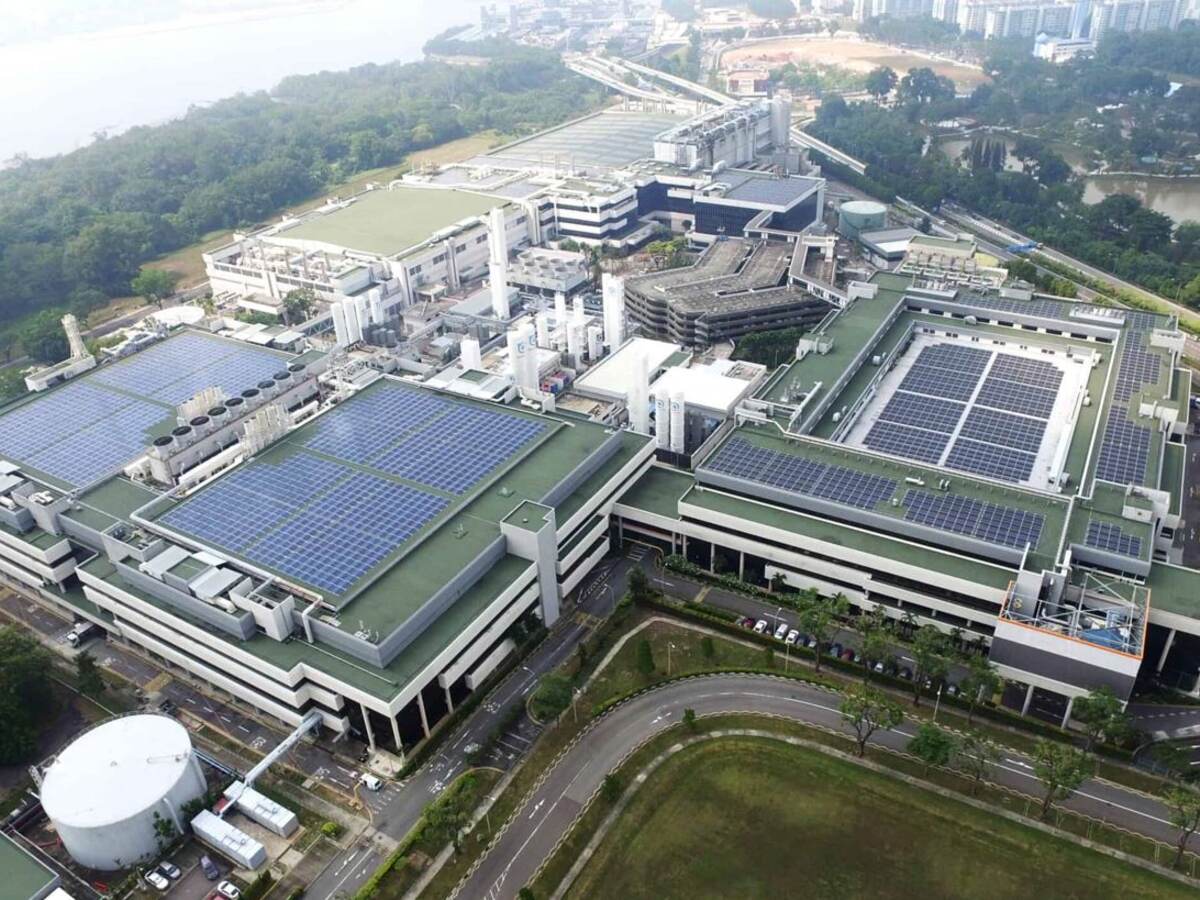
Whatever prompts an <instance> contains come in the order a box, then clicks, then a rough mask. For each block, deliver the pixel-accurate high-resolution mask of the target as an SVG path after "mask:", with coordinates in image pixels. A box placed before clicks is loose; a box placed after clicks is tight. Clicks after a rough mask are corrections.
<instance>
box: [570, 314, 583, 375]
mask: <svg viewBox="0 0 1200 900" xmlns="http://www.w3.org/2000/svg"><path fill="white" fill-rule="evenodd" d="M567 354H568V355H569V356H570V357H571V364H572V365H578V364H579V362H580V361H581V360H582V359H583V323H582V322H570V323H568V324H567Z"/></svg>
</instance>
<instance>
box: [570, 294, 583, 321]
mask: <svg viewBox="0 0 1200 900" xmlns="http://www.w3.org/2000/svg"><path fill="white" fill-rule="evenodd" d="M573 302H574V309H572V311H571V312H572V316H571V318H572V321H574V322H582V321H583V320H584V318H585V315H584V309H583V295H582V294H576V295H575V300H574V301H573Z"/></svg>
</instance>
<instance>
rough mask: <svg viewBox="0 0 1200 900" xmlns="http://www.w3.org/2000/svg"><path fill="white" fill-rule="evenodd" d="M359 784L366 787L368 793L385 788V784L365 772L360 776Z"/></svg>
mask: <svg viewBox="0 0 1200 900" xmlns="http://www.w3.org/2000/svg"><path fill="white" fill-rule="evenodd" d="M358 783H359V784H361V785H362V786H363V787H365V788H366V789H367V790H368V791H377V790H379V789H380V788H381V787H383V782H382V781H380V780H379V779H378V778H376V777H375V776H374V775H372V774H371V773H370V772H363V773H362V774H361V775H359V776H358Z"/></svg>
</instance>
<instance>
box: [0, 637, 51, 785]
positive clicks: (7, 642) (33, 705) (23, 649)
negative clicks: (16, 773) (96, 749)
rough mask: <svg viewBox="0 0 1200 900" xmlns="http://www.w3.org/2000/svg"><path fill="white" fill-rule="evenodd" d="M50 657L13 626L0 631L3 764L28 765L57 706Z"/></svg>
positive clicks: (0, 758) (0, 757)
mask: <svg viewBox="0 0 1200 900" xmlns="http://www.w3.org/2000/svg"><path fill="white" fill-rule="evenodd" d="M50 666H51V662H50V654H49V652H48V651H47V650H46V649H45V648H44V647H42V645H41V644H39V643H38V642H37V641H36V640H34V639H33V638H32V637H30V636H29V635H27V634H25V633H24V632H22V631H18V630H17V629H16V628H14V627H12V626H11V625H9V626H5V627H4V628H0V721H3V722H4V727H3V728H0V764H3V765H14V764H17V763H25V762H29V761H30V760H32V759H33V757H34V756H35V755H36V753H37V742H38V736H39V734H40V733H41V730H42V728H43V726H44V725H45V723H46V722H47V721H48V720H49V718H50V717H51V716H52V715H53V714H54V711H55V708H56V706H57V704H56V703H55V698H54V692H53V691H52V690H51V688H50V679H49V678H47V677H46V676H47V672H48V671H49V670H50Z"/></svg>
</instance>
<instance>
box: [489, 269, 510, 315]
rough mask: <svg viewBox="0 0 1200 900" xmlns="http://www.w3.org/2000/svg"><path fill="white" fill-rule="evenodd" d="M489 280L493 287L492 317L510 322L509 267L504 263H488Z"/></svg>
mask: <svg viewBox="0 0 1200 900" xmlns="http://www.w3.org/2000/svg"><path fill="white" fill-rule="evenodd" d="M488 278H489V279H491V287H492V315H494V316H495V317H496V318H497V319H501V320H502V321H508V318H509V315H510V310H509V308H508V266H507V264H505V263H503V262H491V263H488Z"/></svg>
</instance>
